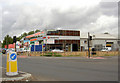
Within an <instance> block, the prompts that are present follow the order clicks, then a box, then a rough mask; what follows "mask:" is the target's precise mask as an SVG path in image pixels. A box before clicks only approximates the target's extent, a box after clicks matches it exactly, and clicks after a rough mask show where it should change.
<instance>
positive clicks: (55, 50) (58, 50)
mask: <svg viewBox="0 0 120 83" xmlns="http://www.w3.org/2000/svg"><path fill="white" fill-rule="evenodd" d="M52 52H64V51H63V50H60V49H54V50H52Z"/></svg>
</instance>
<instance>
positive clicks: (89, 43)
mask: <svg viewBox="0 0 120 83" xmlns="http://www.w3.org/2000/svg"><path fill="white" fill-rule="evenodd" d="M89 41H90V35H89V32H88V57H89V58H90V42H89Z"/></svg>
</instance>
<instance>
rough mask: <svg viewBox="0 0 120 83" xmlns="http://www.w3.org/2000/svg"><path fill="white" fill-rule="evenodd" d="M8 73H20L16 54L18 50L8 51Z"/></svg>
mask: <svg viewBox="0 0 120 83" xmlns="http://www.w3.org/2000/svg"><path fill="white" fill-rule="evenodd" d="M6 75H7V76H15V75H18V67H17V54H16V52H9V53H7V68H6Z"/></svg>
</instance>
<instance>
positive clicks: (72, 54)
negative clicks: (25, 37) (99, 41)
mask: <svg viewBox="0 0 120 83" xmlns="http://www.w3.org/2000/svg"><path fill="white" fill-rule="evenodd" d="M19 55H24V56H57V55H59V56H88V52H87V51H83V52H62V53H60V52H24V53H19ZM117 55H118V51H109V52H101V51H96V54H95V55H92V54H91V53H90V56H117Z"/></svg>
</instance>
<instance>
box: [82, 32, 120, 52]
mask: <svg viewBox="0 0 120 83" xmlns="http://www.w3.org/2000/svg"><path fill="white" fill-rule="evenodd" d="M90 35H91V36H92V40H91V41H90V47H91V48H96V50H98V51H100V50H102V49H103V48H108V49H111V50H118V49H119V46H118V38H117V37H115V36H113V35H111V34H109V33H106V34H104V33H101V34H90ZM80 39H81V40H80V45H81V51H84V50H87V49H88V40H87V39H88V34H87V33H82V34H81V36H80Z"/></svg>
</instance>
